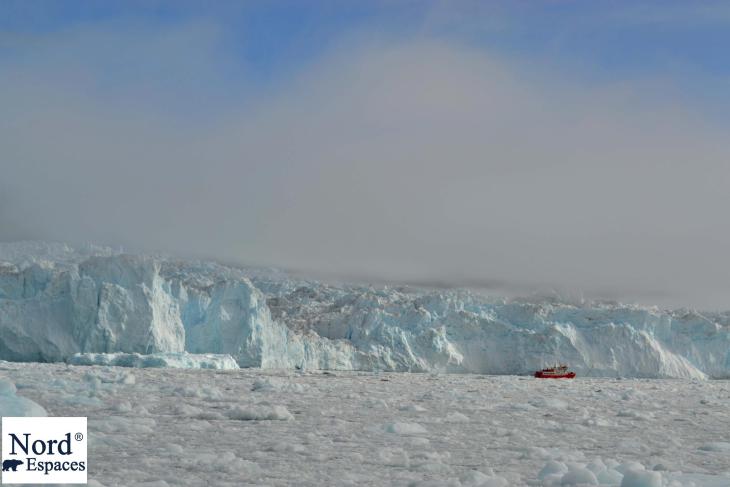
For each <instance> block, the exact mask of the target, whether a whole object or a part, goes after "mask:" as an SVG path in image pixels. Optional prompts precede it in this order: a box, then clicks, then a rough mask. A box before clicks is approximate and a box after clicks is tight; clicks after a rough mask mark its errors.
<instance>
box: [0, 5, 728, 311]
mask: <svg viewBox="0 0 730 487" xmlns="http://www.w3.org/2000/svg"><path fill="white" fill-rule="evenodd" d="M728 27H730V6H728V5H727V3H724V2H701V1H700V2H671V1H662V2H641V1H639V2H635V1H632V2H628V1H627V2H618V1H616V2H609V1H606V2H579V1H575V2H573V1H542V2H541V1H533V2H527V1H524V2H523V1H516V2H477V1H473V2H472V1H466V0H465V1H457V2H445V1H443V2H442V1H431V2H428V1H418V2H417V1H407V0H403V1H377V0H376V1H370V2H336V1H329V2H325V1H308V2H298V1H289V2H285V1H270V2H263V1H262V2H257V1H250V2H226V1H217V2H202V1H199V2H194V1H184V0H183V1H174V2H173V1H170V2H167V1H145V2H142V1H139V2H137V1H129V2H99V1H36V0H21V1H15V0H0V241H14V240H20V239H47V240H57V241H67V242H97V243H102V244H109V245H113V246H123V247H125V248H129V249H135V250H144V251H166V252H170V253H174V254H178V255H181V256H189V257H206V258H215V259H218V260H221V261H225V262H231V263H241V264H247V265H270V266H276V267H281V268H284V269H291V270H296V271H299V272H304V273H311V274H313V275H321V276H340V277H346V278H351V279H362V280H377V281H393V282H412V283H422V284H434V285H436V284H437V285H449V286H464V285H467V286H474V287H479V288H482V289H485V290H487V291H488V292H492V293H495V294H500V293H503V294H510V295H511V294H529V293H533V292H540V293H542V292H558V293H560V294H563V295H580V296H585V297H587V298H600V299H619V300H623V301H629V302H638V303H643V304H657V305H660V306H670V307H680V306H691V307H699V308H703V309H730V280H729V279H728V278H727V276H729V275H730V259H727V258H726V254H727V249H728V248H730V227H729V226H728V224H727V217H726V210H727V208H728V207H729V206H730V192H728V183H729V182H730V162H729V161H730V137H727V133H728V128H729V127H730V118H729V116H728V113H730V110H728V109H729V108H730V90H728V88H727V87H728V86H730V84H729V83H728V81H730V58H728V55H727V49H726V46H728V45H730V28H728Z"/></svg>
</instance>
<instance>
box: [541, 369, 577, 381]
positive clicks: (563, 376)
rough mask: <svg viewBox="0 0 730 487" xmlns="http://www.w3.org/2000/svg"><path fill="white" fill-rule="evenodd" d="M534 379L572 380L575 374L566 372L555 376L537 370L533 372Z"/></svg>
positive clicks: (554, 374)
mask: <svg viewBox="0 0 730 487" xmlns="http://www.w3.org/2000/svg"><path fill="white" fill-rule="evenodd" d="M535 377H536V378H538V379H574V378H575V372H566V373H564V374H556V373H550V372H545V371H542V370H538V371H537V372H535Z"/></svg>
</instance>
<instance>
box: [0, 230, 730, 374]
mask: <svg viewBox="0 0 730 487" xmlns="http://www.w3.org/2000/svg"><path fill="white" fill-rule="evenodd" d="M183 351H187V352H190V353H215V354H230V355H231V356H232V357H233V358H234V359H235V360H236V362H237V363H238V364H239V365H240V366H242V367H265V368H294V367H297V368H318V369H347V370H349V369H360V370H398V371H443V372H477V373H497V374H515V373H517V374H522V373H529V372H530V371H533V370H535V369H536V368H538V367H541V366H542V365H544V364H545V363H548V362H553V361H557V360H560V361H566V362H568V363H570V364H571V366H572V367H573V368H575V369H576V370H577V371H578V372H579V373H580V374H583V375H608V376H616V375H622V376H639V377H695V378H703V377H706V376H711V377H728V376H730V315H729V314H727V313H714V314H702V313H699V312H695V311H687V310H681V311H671V312H667V311H662V310H659V309H656V308H646V307H639V306H625V305H619V304H615V303H614V304H607V303H591V304H588V305H573V304H567V303H562V302H557V301H555V300H542V301H538V302H535V301H521V300H504V299H494V298H487V297H484V296H481V295H477V294H474V293H471V292H468V291H448V292H434V291H423V290H417V289H408V288H387V287H368V286H357V285H345V284H339V285H328V284H324V283H320V282H316V281H309V280H303V279H297V278H292V277H290V276H287V275H286V274H283V273H281V272H276V271H269V270H265V269H239V268H234V267H228V266H222V265H219V264H215V263H211V262H187V261H178V260H175V259H171V258H167V257H161V256H155V257H149V256H140V255H127V254H123V253H121V252H118V251H112V250H110V249H105V248H100V247H93V246H87V247H84V248H81V249H76V248H74V247H70V246H67V245H62V244H49V243H39V242H31V243H14V244H0V359H5V360H22V361H60V360H66V359H68V358H69V357H71V356H72V355H73V354H75V353H113V352H125V353H140V354H150V353H161V352H162V353H164V352H172V353H174V352H183Z"/></svg>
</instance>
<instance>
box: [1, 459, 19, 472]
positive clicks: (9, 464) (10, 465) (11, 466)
mask: <svg viewBox="0 0 730 487" xmlns="http://www.w3.org/2000/svg"><path fill="white" fill-rule="evenodd" d="M22 463H23V460H5V461H4V462H3V472H7V471H8V470H12V471H13V472H17V471H18V465H20V464H22Z"/></svg>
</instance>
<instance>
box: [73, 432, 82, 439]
mask: <svg viewBox="0 0 730 487" xmlns="http://www.w3.org/2000/svg"><path fill="white" fill-rule="evenodd" d="M74 439H75V440H76V441H81V440H83V439H84V435H82V434H81V433H76V435H74Z"/></svg>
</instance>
